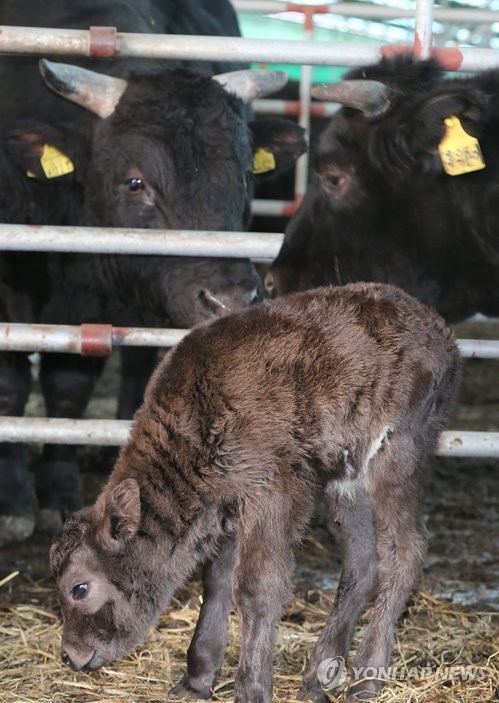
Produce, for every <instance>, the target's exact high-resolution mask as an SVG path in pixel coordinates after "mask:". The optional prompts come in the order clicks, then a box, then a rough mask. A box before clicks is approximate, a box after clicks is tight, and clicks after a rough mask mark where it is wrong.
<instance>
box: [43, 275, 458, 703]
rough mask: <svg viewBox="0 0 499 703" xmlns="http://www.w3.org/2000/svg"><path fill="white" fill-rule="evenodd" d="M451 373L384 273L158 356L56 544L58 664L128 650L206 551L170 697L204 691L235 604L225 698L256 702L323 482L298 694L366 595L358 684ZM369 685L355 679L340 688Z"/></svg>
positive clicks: (265, 685) (439, 334) (402, 591)
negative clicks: (308, 636) (329, 583)
mask: <svg viewBox="0 0 499 703" xmlns="http://www.w3.org/2000/svg"><path fill="white" fill-rule="evenodd" d="M458 375H459V354H458V350H457V347H456V345H455V342H454V341H453V338H452V335H451V333H450V331H449V330H448V329H447V328H446V327H445V325H444V323H443V321H442V320H441V319H440V318H439V317H438V316H437V315H436V314H435V313H434V312H432V311H431V310H430V309H429V308H427V307H425V306H423V305H422V304H420V303H419V302H417V301H416V300H415V299H413V298H411V297H410V296H408V295H407V294H406V293H404V292H402V291H401V290H399V289H397V288H394V287H391V286H386V285H382V284H353V285H349V286H345V287H343V288H322V289H317V290H315V291H310V292H306V293H301V294H297V295H293V296H290V297H289V298H287V299H281V300H278V301H275V302H273V303H271V304H268V305H263V306H261V307H259V308H257V309H253V310H249V311H247V312H244V313H242V314H239V315H234V316H231V317H228V318H225V319H221V320H218V321H217V322H215V323H213V324H212V325H210V326H208V327H203V328H200V329H197V330H195V331H194V332H192V333H191V334H190V335H189V336H188V337H186V338H185V339H184V340H183V341H182V342H181V343H180V344H179V345H178V346H177V347H176V348H175V349H174V350H172V351H171V352H170V353H169V354H168V355H167V356H166V357H165V358H164V360H163V362H162V363H161V364H160V366H159V367H158V369H157V371H156V373H155V375H154V377H153V378H152V380H151V382H150V384H149V387H148V390H147V393H146V398H145V401H144V404H143V405H142V407H141V408H140V410H139V411H138V412H137V413H136V416H135V420H134V424H133V428H132V433H131V436H130V439H129V441H128V443H127V444H126V446H125V447H124V448H123V450H122V452H121V454H120V456H119V459H118V461H117V464H116V466H115V468H114V470H113V472H112V474H111V476H110V478H109V480H108V483H107V485H106V486H105V487H104V489H103V491H102V493H101V495H100V496H99V498H98V499H97V501H96V503H95V504H94V505H93V506H92V507H89V508H85V509H84V510H82V511H80V512H79V513H77V514H76V515H75V516H74V517H73V518H71V519H70V520H69V521H68V522H67V524H66V526H65V529H64V531H63V534H62V536H61V537H60V538H59V539H58V541H56V543H55V544H54V545H53V547H52V550H51V563H52V568H53V570H54V572H55V574H56V576H57V582H58V589H59V595H60V600H61V605H62V609H63V615H64V632H63V643H62V657H63V660H64V661H65V662H66V663H68V664H69V665H70V666H72V667H73V668H74V669H76V670H80V669H87V670H92V669H96V668H98V667H100V666H102V665H103V664H106V663H108V662H109V661H110V660H112V659H114V658H116V657H120V656H123V655H125V654H127V653H128V652H129V651H130V650H131V649H132V648H133V647H134V646H135V645H137V644H138V643H139V642H140V641H141V640H142V639H143V638H144V637H145V635H146V634H147V631H148V629H149V628H150V626H151V624H152V623H153V621H154V620H155V618H156V617H157V616H158V615H159V614H160V613H161V611H162V610H163V609H164V608H165V606H166V605H167V603H168V601H169V599H170V598H171V596H172V594H173V593H174V591H175V590H176V589H177V588H178V587H179V586H180V585H181V584H182V583H183V582H184V581H185V580H186V579H187V578H188V576H189V575H190V574H191V573H192V571H193V569H194V568H195V566H196V565H197V564H198V563H199V562H204V563H205V570H204V587H205V593H204V601H203V605H202V608H201V614H200V618H199V622H198V625H197V627H196V632H195V635H194V637H193V640H192V643H191V645H190V647H189V651H188V665H187V673H186V675H185V676H184V679H183V680H182V681H181V682H180V684H179V685H178V686H176V687H175V688H174V689H173V693H174V694H176V695H178V696H186V695H187V696H190V697H200V698H207V697H209V696H210V695H211V688H212V686H213V684H214V681H215V679H216V676H217V673H218V671H219V669H220V666H221V662H222V658H223V653H224V649H225V644H226V635H227V633H226V620H227V614H228V611H229V609H230V607H231V604H232V600H234V602H235V604H236V606H237V608H238V609H239V612H240V614H241V656H240V662H239V667H238V671H237V676H236V683H235V700H236V702H238V703H253V702H259V703H268V702H269V701H271V696H272V634H273V629H274V625H275V622H276V620H277V619H278V618H279V617H280V615H281V611H282V607H283V604H284V603H285V601H286V600H287V598H288V597H289V595H290V590H291V574H292V569H293V547H294V545H295V544H296V543H297V542H298V541H299V540H300V538H301V535H302V534H303V530H304V528H305V526H306V524H307V521H308V519H309V517H310V513H311V510H312V506H313V502H314V499H315V496H316V494H317V493H318V492H319V491H322V492H324V493H325V495H326V498H327V500H328V501H329V505H330V512H331V522H332V523H333V522H334V519H335V518H336V519H338V516H339V518H340V522H341V524H340V525H339V526H336V527H337V529H339V530H340V532H341V536H342V543H343V547H344V552H345V555H344V569H343V573H342V577H341V580H340V584H339V587H338V592H337V597H336V602H335V605H334V608H333V611H332V613H331V616H330V618H329V620H328V622H327V624H326V626H325V628H324V630H323V632H322V634H321V636H320V638H319V641H318V643H317V644H316V647H315V649H314V651H313V653H312V656H311V659H310V662H309V665H308V667H307V670H306V673H305V676H304V682H303V685H302V689H301V693H300V695H301V697H302V698H303V699H312V700H315V701H323V700H325V698H324V692H323V690H322V688H321V684H320V682H319V681H318V678H317V669H318V666H319V664H320V663H321V661H323V660H325V659H327V658H334V657H338V656H342V657H345V656H346V655H347V653H348V650H349V646H350V642H351V638H352V633H353V629H354V626H355V623H356V621H357V618H358V616H359V614H360V613H361V611H362V610H363V609H364V607H365V605H366V602H367V600H368V599H369V598H370V597H371V596H373V595H375V594H377V598H376V602H375V606H374V612H373V617H372V620H371V623H370V625H369V627H368V628H367V631H366V634H365V637H364V639H363V641H362V643H361V645H360V647H359V649H358V652H357V654H356V657H355V662H354V664H355V667H356V671H357V675H358V678H359V674H360V678H362V672H363V671H365V670H366V668H367V667H374V669H376V670H379V668H380V667H384V666H386V665H387V664H388V661H389V657H390V652H391V648H392V643H393V631H394V625H395V622H396V620H397V618H398V616H399V614H400V612H401V610H402V609H403V607H404V605H405V603H406V600H407V598H408V596H409V593H410V590H411V588H412V586H413V583H414V580H415V578H416V575H417V572H418V569H419V567H420V564H421V558H422V554H423V551H424V546H425V533H424V527H423V524H422V517H421V498H422V493H423V483H424V469H423V460H424V459H425V458H426V456H427V454H428V453H429V452H431V451H432V449H433V448H434V445H435V442H436V440H437V437H438V434H439V432H440V431H441V430H442V428H443V426H444V423H445V420H446V418H447V414H448V410H449V405H450V402H451V399H452V397H453V395H454V391H455V388H456V385H457V381H458ZM370 671H371V673H370V676H371V677H372V670H370ZM366 673H367V672H366ZM381 685H382V682H381V681H380V680H377V679H375V678H370V679H369V680H368V681H364V682H359V681H357V682H354V684H353V685H352V687H351V688H350V691H349V700H354V696H359V700H366V699H368V698H370V697H372V696H374V695H375V694H376V693H377V692H378V691H379V689H380V688H381Z"/></svg>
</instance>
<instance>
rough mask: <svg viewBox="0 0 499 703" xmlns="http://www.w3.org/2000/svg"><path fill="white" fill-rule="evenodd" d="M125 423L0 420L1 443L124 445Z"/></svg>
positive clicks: (63, 420)
mask: <svg viewBox="0 0 499 703" xmlns="http://www.w3.org/2000/svg"><path fill="white" fill-rule="evenodd" d="M130 427H131V422H130V421H128V420H102V419H99V420H70V419H66V418H47V417H0V442H36V443H38V442H40V443H43V444H85V445H86V444H92V445H113V446H118V445H121V444H124V443H125V442H126V440H127V437H128V433H129V432H130Z"/></svg>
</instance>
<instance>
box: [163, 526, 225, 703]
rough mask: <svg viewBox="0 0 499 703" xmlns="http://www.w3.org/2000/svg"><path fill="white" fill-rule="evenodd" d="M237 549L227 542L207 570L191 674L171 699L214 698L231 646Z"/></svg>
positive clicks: (191, 648)
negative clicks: (215, 687) (215, 688)
mask: <svg viewBox="0 0 499 703" xmlns="http://www.w3.org/2000/svg"><path fill="white" fill-rule="evenodd" d="M234 559H235V545H234V543H233V541H232V540H228V541H226V542H224V543H223V544H222V546H221V548H220V552H219V554H218V556H217V557H216V558H214V559H213V560H211V561H209V562H207V564H206V565H205V567H204V569H203V603H202V605H201V611H200V613H199V618H198V621H197V624H196V629H195V631H194V636H193V638H192V641H191V644H190V646H189V649H188V650H187V672H186V674H185V675H184V677H183V678H182V680H181V681H180V683H179V684H177V685H176V686H174V687H173V688H172V690H171V691H170V695H172V696H176V697H178V698H210V697H211V695H212V687H213V685H214V683H215V681H216V678H217V676H218V673H219V671H220V667H221V666H222V661H223V656H224V652H225V648H226V646H227V620H228V617H229V611H230V608H231V605H232V572H233V570H234Z"/></svg>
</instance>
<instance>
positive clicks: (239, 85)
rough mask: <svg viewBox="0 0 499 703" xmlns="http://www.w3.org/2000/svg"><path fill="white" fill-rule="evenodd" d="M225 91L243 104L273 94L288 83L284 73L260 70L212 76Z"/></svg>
mask: <svg viewBox="0 0 499 703" xmlns="http://www.w3.org/2000/svg"><path fill="white" fill-rule="evenodd" d="M213 79H214V80H216V81H218V83H220V84H221V85H223V87H224V88H225V90H227V91H228V92H229V93H232V94H233V95H237V97H238V98H241V100H242V101H243V102H245V103H247V102H250V101H251V100H255V98H263V97H265V95H270V93H275V92H276V90H279V89H280V88H282V87H283V86H284V85H286V83H287V81H288V74H287V73H286V71H265V70H260V69H247V70H243V71H230V72H229V73H219V74H218V75H217V76H213Z"/></svg>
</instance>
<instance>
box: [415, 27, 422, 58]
mask: <svg viewBox="0 0 499 703" xmlns="http://www.w3.org/2000/svg"><path fill="white" fill-rule="evenodd" d="M422 55H423V42H422V41H421V37H420V36H419V34H418V33H417V32H416V33H415V34H414V56H417V57H418V59H420V58H421V57H422Z"/></svg>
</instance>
